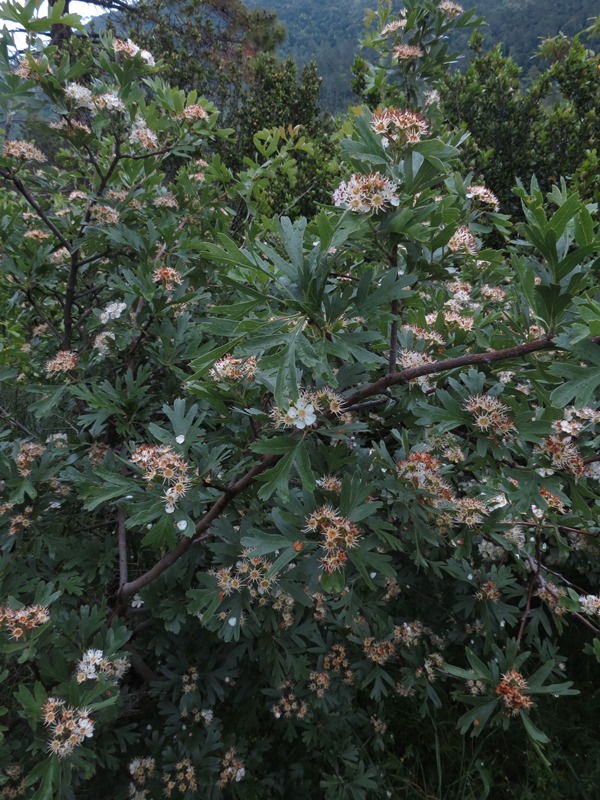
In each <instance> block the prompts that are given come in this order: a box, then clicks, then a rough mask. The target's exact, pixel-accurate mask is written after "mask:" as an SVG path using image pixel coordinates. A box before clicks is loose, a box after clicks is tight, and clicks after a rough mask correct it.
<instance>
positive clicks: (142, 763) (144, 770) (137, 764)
mask: <svg viewBox="0 0 600 800" xmlns="http://www.w3.org/2000/svg"><path fill="white" fill-rule="evenodd" d="M155 769H156V762H155V761H154V759H153V758H151V757H149V756H146V757H145V758H134V759H133V761H131V762H130V763H129V774H130V775H131V779H132V781H133V783H131V784H130V785H129V797H130V798H131V799H132V800H145V797H146V790H145V789H144V788H143V787H144V786H145V785H146V781H147V780H148V779H149V778H150V777H151V776H152V775H153V773H154V770H155Z"/></svg>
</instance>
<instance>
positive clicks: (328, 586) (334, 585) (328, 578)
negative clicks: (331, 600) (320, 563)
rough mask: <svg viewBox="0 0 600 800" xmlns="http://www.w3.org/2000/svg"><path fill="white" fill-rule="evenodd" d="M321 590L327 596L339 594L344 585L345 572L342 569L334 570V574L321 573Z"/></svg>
mask: <svg viewBox="0 0 600 800" xmlns="http://www.w3.org/2000/svg"><path fill="white" fill-rule="evenodd" d="M319 583H320V584H321V589H323V591H324V592H326V593H327V594H339V593H340V592H342V591H343V590H344V587H345V585H346V572H345V570H343V569H336V571H335V572H332V573H329V572H323V573H321V575H319Z"/></svg>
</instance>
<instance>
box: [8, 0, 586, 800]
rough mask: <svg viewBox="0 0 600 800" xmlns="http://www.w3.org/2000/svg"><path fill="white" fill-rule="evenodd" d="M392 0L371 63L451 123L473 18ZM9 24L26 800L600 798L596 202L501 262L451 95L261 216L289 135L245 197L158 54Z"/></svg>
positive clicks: (557, 208) (18, 669)
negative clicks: (301, 197)
mask: <svg viewBox="0 0 600 800" xmlns="http://www.w3.org/2000/svg"><path fill="white" fill-rule="evenodd" d="M383 6H384V7H382V9H380V15H379V17H378V23H377V24H378V25H379V28H378V35H377V37H376V38H377V40H378V47H380V48H381V50H382V52H384V54H385V52H387V53H388V55H387V56H385V57H386V58H388V63H387V64H386V65H384V66H381V67H377V66H376V65H375V66H374V67H373V71H372V72H371V73H370V74H371V75H373V76H374V77H375V79H376V80H378V81H385V80H387V77H386V74H385V73H386V71H387V72H390V74H392V73H394V70H397V71H398V72H399V73H400V74H404V72H405V73H406V76H407V77H406V81H408V80H410V81H411V82H412V83H411V84H410V85H411V86H413V84H414V86H415V87H417V88H418V91H416V90H415V92H414V93H413V95H412V98H413V99H412V100H411V103H412V102H416V100H415V98H417V99H418V98H419V97H429V98H430V99H431V97H432V95H430V94H429V95H428V94H427V93H428V92H431V91H433V90H434V88H435V86H434V85H433V84H430V83H427V82H426V81H427V80H429V76H431V78H432V80H433V79H434V78H435V76H436V74H437V71H436V64H437V65H438V66H439V65H440V64H442V63H445V59H446V58H447V53H446V51H445V50H443V48H442V49H440V48H439V47H437V44H438V43H439V42H440V41H442V40H443V36H445V35H446V32H447V30H448V29H449V28H451V27H452V24H454V23H456V24H462V23H461V19H462V14H461V12H460V8H459V7H458V6H457V5H456V4H454V3H448V2H442V3H441V4H440V5H439V6H437V5H435V4H434V3H433V2H431V0H423V2H420V3H417V2H416V0H408V2H407V4H406V13H404V12H403V13H401V14H400V16H396V17H392V16H389V14H388V10H387V7H386V6H385V4H383ZM2 9H3V15H4V17H5V18H6V19H10V20H13V21H16V22H17V23H18V24H19V25H20V26H22V27H23V28H24V29H25V30H26V31H27V32H28V34H29V39H28V48H27V50H26V51H25V52H24V53H22V54H21V55H20V57H19V59H18V61H17V62H16V63H15V62H14V61H13V60H11V58H10V50H8V49H7V48H4V50H3V51H2V71H1V73H2V77H1V81H0V98H1V102H2V108H3V110H4V116H5V129H6V137H5V141H4V145H3V151H2V157H1V159H0V176H1V178H2V192H1V195H0V202H1V206H2V210H1V223H0V226H1V227H0V235H1V238H2V261H1V266H2V278H1V281H2V282H1V284H0V302H1V303H2V309H3V316H4V317H5V322H4V323H3V324H4V329H5V333H6V336H5V339H4V345H3V350H2V362H1V372H0V378H1V381H2V382H1V395H2V404H1V407H0V413H1V416H2V423H3V431H2V438H1V441H0V470H1V477H2V484H1V487H2V503H1V505H0V513H1V514H2V517H1V520H2V534H1V540H0V541H1V557H0V558H1V560H0V575H1V580H2V605H1V607H0V624H1V628H2V631H1V634H0V636H1V639H0V647H1V648H2V652H3V658H4V667H3V671H2V674H1V679H2V684H1V686H2V689H1V692H2V704H3V706H4V708H3V710H2V712H3V717H2V721H3V727H4V738H3V740H2V743H1V749H0V763H1V765H2V778H1V780H2V781H3V784H2V794H3V796H6V797H26V798H35V800H45V799H46V798H63V797H64V798H101V797H105V796H106V792H107V787H110V791H111V795H112V796H114V797H115V798H126V797H132V798H138V799H139V798H159V797H163V796H165V797H174V798H175V797H188V798H192V797H206V798H215V800H216V798H220V797H232V798H240V799H243V800H250V799H251V798H277V797H285V798H309V797H323V798H325V799H326V800H337V799H338V798H339V799H340V800H341V799H342V798H344V799H345V798H356V799H357V800H359V799H360V798H366V797H380V798H395V797H405V798H419V797H425V796H428V797H432V796H435V797H440V798H441V797H445V798H453V799H454V798H483V797H487V796H493V797H494V798H505V797H506V798H508V797H520V798H523V797H526V796H538V797H539V793H540V792H541V791H543V792H544V793H545V794H546V796H548V797H552V796H553V795H552V792H553V791H560V792H561V794H560V795H558V794H556V795H554V796H556V797H558V796H561V797H567V796H570V795H571V796H579V797H581V796H585V795H584V794H582V793H583V792H585V791H586V787H588V788H589V787H590V786H591V787H594V786H596V787H597V785H598V784H597V776H598V770H599V769H600V768H599V766H598V764H597V763H596V762H595V761H594V760H593V759H592V760H591V761H590V762H586V763H585V764H584V763H583V759H581V760H580V761H579V762H576V761H575V758H576V756H577V755H578V752H577V750H578V749H579V748H580V747H583V746H584V745H585V730H584V729H582V724H581V721H582V720H593V722H592V721H590V726H592V724H594V723H595V719H596V717H595V713H594V709H597V701H596V697H597V694H596V692H597V689H595V688H594V680H597V663H596V657H597V656H598V654H599V653H600V621H599V619H598V616H599V614H600V597H599V596H598V595H599V594H600V592H598V569H597V557H598V544H597V540H598V537H599V536H600V520H599V506H598V497H599V495H598V481H599V479H600V470H599V468H598V467H599V464H600V461H599V460H598V456H597V451H598V442H599V441H600V436H599V430H600V428H599V426H600V408H599V405H600V404H599V403H598V396H597V394H598V393H597V388H598V386H599V385H600V369H599V367H600V347H599V345H598V337H599V336H600V298H599V297H598V289H597V284H598V280H597V272H598V266H599V263H600V260H599V252H600V231H599V225H598V220H597V216H596V208H595V207H594V206H592V205H586V204H585V203H584V202H582V201H581V200H580V198H579V196H578V195H577V193H576V192H572V191H570V190H569V188H568V187H567V186H566V185H565V184H564V183H563V184H561V185H560V186H556V187H554V188H553V190H552V192H551V193H550V194H549V195H548V196H547V197H545V196H543V195H542V193H541V192H540V191H539V189H538V188H537V186H536V184H535V181H533V182H532V184H531V186H530V187H529V188H527V189H526V188H525V187H524V186H520V187H518V188H517V194H518V196H519V198H520V200H521V203H522V208H523V214H524V219H525V222H524V223H522V224H521V225H520V226H519V227H518V230H516V232H515V233H514V235H513V238H512V239H509V238H508V237H509V236H510V235H511V233H510V225H509V221H508V219H507V218H506V217H505V216H503V215H502V214H500V213H499V212H498V208H497V201H496V198H495V196H494V195H493V194H492V193H491V192H490V191H489V190H488V189H487V188H486V187H484V186H482V185H479V184H477V183H474V182H473V179H472V176H469V175H467V176H461V175H460V174H459V173H458V172H457V170H456V165H457V163H458V160H459V155H460V145H461V140H460V136H458V135H456V134H450V133H444V132H440V131H439V130H437V128H436V123H435V102H433V104H430V106H429V107H427V108H430V109H431V108H432V107H433V112H432V113H431V114H430V115H428V112H427V108H425V107H424V108H422V109H421V110H420V111H419V110H418V109H417V107H416V106H413V105H411V106H410V108H406V107H405V106H403V105H398V106H396V107H389V106H388V107H379V108H378V109H376V110H375V112H371V111H368V110H367V109H362V110H356V111H355V112H354V113H353V114H352V115H351V116H350V118H349V119H348V120H347V121H346V122H345V123H344V128H343V132H342V134H341V136H342V137H343V139H342V141H341V145H340V147H341V161H340V170H341V172H342V174H343V175H344V180H343V181H342V182H341V183H340V184H339V185H338V186H336V187H331V189H332V201H331V205H329V206H327V207H324V208H323V209H322V210H321V211H320V212H319V213H318V214H317V215H316V216H315V217H314V218H312V219H310V220H306V219H300V220H296V221H294V222H292V221H290V220H289V219H287V218H281V219H277V218H275V219H270V218H269V217H268V215H267V214H266V213H265V209H266V208H267V209H268V203H267V204H266V205H265V204H264V202H263V198H264V192H265V191H266V190H267V189H268V187H269V184H270V182H271V181H272V180H275V179H276V178H277V176H278V175H280V174H281V173H280V171H281V170H284V171H285V170H289V169H293V166H294V148H295V147H297V146H298V142H297V140H296V139H295V138H294V139H293V140H286V139H285V138H284V139H283V140H282V138H281V137H282V134H281V132H280V131H277V130H274V131H271V132H268V131H267V132H263V133H262V134H259V137H260V139H259V141H260V142H262V144H263V150H264V152H263V151H261V152H263V155H264V159H263V160H262V161H260V162H253V163H250V162H247V163H246V165H245V166H246V167H247V168H246V169H245V170H244V172H243V173H241V174H237V175H233V174H231V173H230V172H229V171H228V170H226V169H225V168H224V167H223V165H222V163H221V161H220V160H219V158H218V157H217V156H211V155H210V153H211V150H212V144H211V143H212V142H214V140H215V138H216V137H222V136H226V135H227V134H226V132H224V131H221V130H219V128H218V127H217V112H216V110H215V109H214V108H213V106H212V105H211V104H210V103H209V102H208V101H206V100H205V99H204V98H198V97H196V96H195V95H194V93H191V94H185V93H183V92H180V91H178V90H176V89H172V88H170V87H168V86H166V85H165V84H164V82H163V81H162V80H161V78H160V65H158V66H156V65H155V64H154V60H153V58H152V56H151V54H150V53H147V52H145V51H142V50H139V48H137V46H136V45H134V44H133V43H132V42H124V41H121V40H118V39H113V38H111V37H110V36H107V37H105V38H102V39H101V42H100V44H99V46H98V48H97V49H95V50H94V51H92V50H90V51H89V54H88V55H86V56H84V57H82V58H81V59H80V60H78V61H76V62H74V63H72V62H71V61H70V60H69V58H68V56H67V55H66V54H64V53H61V52H60V51H57V49H56V48H55V47H52V46H47V45H46V44H45V43H44V41H43V40H41V39H40V38H37V37H38V35H39V34H42V33H43V32H44V31H46V30H48V29H49V27H50V25H51V24H52V23H53V22H54V23H55V22H56V21H57V20H58V19H59V17H60V13H61V9H60V7H59V6H58V5H57V6H54V8H53V10H52V12H51V14H52V16H51V17H50V18H45V17H43V16H41V14H40V11H39V6H38V5H36V3H35V2H34V3H31V4H29V5H28V6H27V7H26V8H23V7H21V6H20V5H18V4H13V3H10V2H8V3H4V4H3V6H2ZM463 22H464V20H463ZM66 23H68V24H76V20H75V19H73V18H71V17H67V18H66ZM415 31H417V33H415ZM417 35H418V37H420V38H419V42H420V44H418V43H417V44H415V43H414V42H413V38H414V36H417ZM6 36H7V38H8V34H6ZM411 37H412V38H411ZM406 43H408V45H409V46H410V48H419V50H418V52H417V49H412V50H411V49H409V50H407V49H405V48H404V49H403V47H404V45H405V44H406ZM386 48H387V51H386ZM382 58H383V56H382ZM389 59H391V60H389ZM383 60H384V61H385V58H383ZM382 63H383V62H382ZM378 69H381V70H383V73H378V72H377V70H378ZM403 71H404V72H403ZM420 75H422V80H423V81H424V82H425V83H424V84H423V85H422V86H421V85H419V86H417V84H418V81H419V76H420ZM88 76H94V77H93V78H89V77H88ZM403 80H404V79H403ZM406 81H404V83H402V81H400V82H399V85H400V86H402V85H405V84H406ZM433 97H434V96H433ZM36 110H37V111H40V112H42V111H43V113H40V114H38V117H37V119H38V120H40V121H39V126H40V131H41V133H40V140H42V139H43V138H44V137H45V139H46V140H48V138H49V137H52V138H53V141H54V143H55V146H56V147H55V154H54V155H53V157H52V159H51V160H50V159H48V158H47V157H46V154H45V153H44V152H43V151H42V150H41V149H40V147H39V146H38V145H37V144H36V143H35V142H34V141H28V140H23V139H20V138H19V130H20V126H21V125H23V124H24V121H25V120H29V119H30V118H31V117H30V115H31V112H32V111H36ZM29 130H31V126H30V127H29ZM42 133H43V136H42V135H41V134H42ZM36 141H37V140H36ZM265 143H266V144H265ZM172 165H176V168H175V167H174V166H172ZM240 197H242V198H243V199H244V201H245V202H246V204H247V207H248V209H249V217H248V219H247V222H246V225H245V226H244V228H243V229H242V230H240V229H239V227H236V228H235V230H232V229H231V226H232V222H233V220H234V219H235V214H234V212H233V210H232V209H233V208H234V207H235V205H236V203H237V202H238V200H239V198H240ZM492 235H493V236H494V237H498V236H499V235H500V236H502V237H505V240H506V247H505V248H504V249H502V250H496V249H491V248H490V247H488V246H486V241H487V240H488V237H489V236H492ZM597 592H598V594H596V593H597ZM559 715H560V716H559ZM558 719H560V722H561V724H557V720H558ZM457 729H458V731H457ZM582 730H583V732H582ZM482 733H484V735H483V736H482V735H481V734H482ZM548 734H551V735H548ZM549 757H550V759H552V760H553V761H554V763H560V764H562V765H563V772H562V773H560V774H559V775H558V777H556V776H554V777H553V782H551V781H550V780H549V778H548V774H549V773H548V772H547V771H546V769H547V765H548V764H549ZM573 764H576V765H578V766H577V769H575V768H574V767H573ZM594 770H595V771H594ZM561 775H562V777H561ZM565 776H566V777H565ZM561 781H562V783H561ZM557 786H558V787H559V788H558V789H557V788H556V787H557ZM552 787H554V788H552ZM561 787H562V788H561ZM528 792H530V793H531V794H528ZM536 793H537V794H536Z"/></svg>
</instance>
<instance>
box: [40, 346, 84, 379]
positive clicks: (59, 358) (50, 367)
mask: <svg viewBox="0 0 600 800" xmlns="http://www.w3.org/2000/svg"><path fill="white" fill-rule="evenodd" d="M76 366H77V354H76V353H74V352H73V351H72V350H59V351H58V353H57V354H56V355H55V356H54V358H51V359H50V360H49V361H48V362H47V363H46V374H47V375H52V374H53V373H55V372H69V370H72V369H75V367H76Z"/></svg>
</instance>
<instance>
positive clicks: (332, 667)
mask: <svg viewBox="0 0 600 800" xmlns="http://www.w3.org/2000/svg"><path fill="white" fill-rule="evenodd" d="M323 669H325V670H328V671H329V672H339V673H340V675H343V679H342V683H345V684H346V685H347V686H350V685H351V684H352V683H353V682H354V674H353V672H352V670H351V669H350V662H349V661H348V656H347V653H346V648H345V647H344V645H343V644H334V645H333V646H332V647H331V649H330V650H329V651H328V652H327V654H326V655H325V658H324V659H323Z"/></svg>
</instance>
